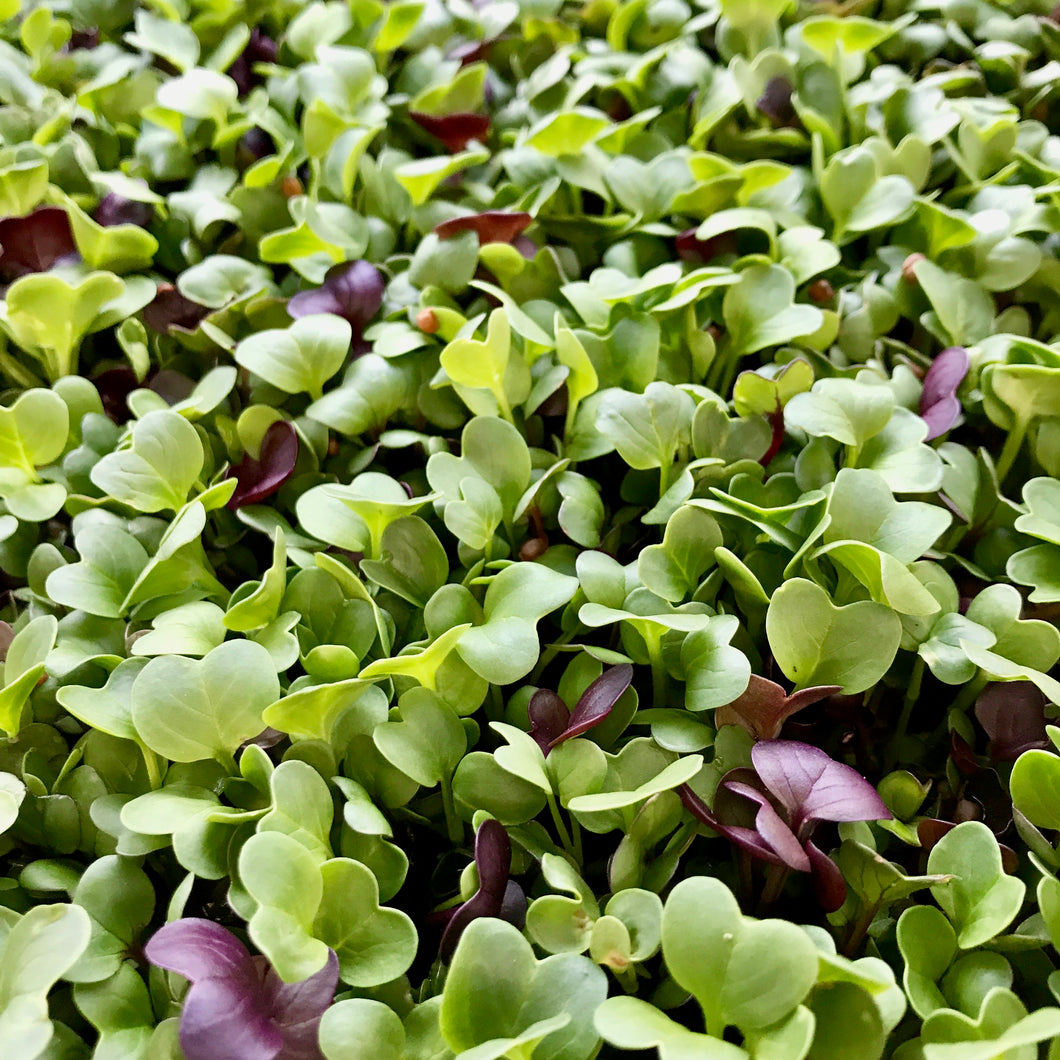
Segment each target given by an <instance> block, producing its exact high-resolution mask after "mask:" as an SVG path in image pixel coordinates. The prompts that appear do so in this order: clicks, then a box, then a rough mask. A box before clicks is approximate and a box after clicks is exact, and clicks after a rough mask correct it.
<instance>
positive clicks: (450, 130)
mask: <svg viewBox="0 0 1060 1060" xmlns="http://www.w3.org/2000/svg"><path fill="white" fill-rule="evenodd" d="M409 117H410V118H411V119H412V120H413V121H414V122H415V123H416V124H417V125H418V126H419V127H420V128H421V129H423V130H424V131H425V132H428V133H430V135H431V136H433V137H434V138H435V139H436V140H441V142H442V143H443V144H445V149H446V150H447V151H448V152H449V153H450V154H456V152H457V151H463V150H464V148H465V147H467V145H468V144H469V143H470V142H471V141H472V140H478V141H480V142H481V141H482V140H484V139H485V138H486V136H487V135H488V134H489V131H490V120H489V118H488V117H487V115H485V114H468V113H459V114H443V115H433V114H422V113H420V112H418V111H410V112H409Z"/></svg>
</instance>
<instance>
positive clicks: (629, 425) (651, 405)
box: [596, 382, 695, 473]
mask: <svg viewBox="0 0 1060 1060" xmlns="http://www.w3.org/2000/svg"><path fill="white" fill-rule="evenodd" d="M694 412H695V404H694V402H693V401H692V398H691V397H690V396H689V395H688V394H686V393H685V392H684V391H683V390H679V389H678V388H677V387H675V386H673V385H672V384H670V383H661V382H655V383H650V384H649V385H648V386H647V388H646V389H645V391H644V393H643V394H631V393H629V391H626V390H617V389H614V390H608V391H606V392H605V393H604V395H603V399H602V401H601V402H600V405H599V410H598V412H597V418H596V426H597V430H599V431H601V432H602V433H603V434H605V435H606V436H607V437H608V438H609V439H610V440H611V441H612V442H613V443H614V445H615V448H616V449H617V450H618V453H619V455H620V456H621V457H622V459H623V460H625V461H626V463H627V464H629V466H630V467H632V468H636V469H638V470H642V471H643V470H648V469H650V468H654V467H661V468H664V469H668V468H669V467H670V465H671V464H673V461H674V456H675V454H676V452H677V449H678V447H679V446H681V445H683V444H686V443H687V442H688V441H689V440H690V436H691V434H690V432H691V427H692V415H693V413H694ZM667 473H668V472H667Z"/></svg>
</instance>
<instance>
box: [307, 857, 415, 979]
mask: <svg viewBox="0 0 1060 1060" xmlns="http://www.w3.org/2000/svg"><path fill="white" fill-rule="evenodd" d="M320 871H321V875H322V877H323V885H324V890H323V896H322V898H321V900H320V907H319V909H318V911H317V914H316V919H315V920H314V922H313V934H314V935H316V937H317V938H319V939H321V940H322V941H323V942H324V943H325V944H327V945H328V946H330V947H331V948H332V949H333V950H334V951H335V953H336V954H337V955H338V958H339V975H340V977H341V978H342V981H343V982H344V983H349V984H350V986H354V987H360V988H364V987H372V986H381V985H382V984H383V983H389V982H391V981H392V980H394V979H397V978H399V977H400V976H402V975H404V973H405V972H406V971H407V970H408V968H409V965H410V964H412V959H413V958H414V957H415V956H416V944H417V941H418V940H417V934H416V928H415V926H414V925H413V923H412V920H411V919H410V918H409V916H408V915H407V914H405V913H403V912H401V911H400V910H398V909H386V908H381V907H380V905H379V887H378V885H377V884H376V879H375V876H374V875H373V874H372V872H371V871H370V870H369V869H368V868H366V867H365V866H364V865H362V864H361V863H360V862H358V861H353V860H352V859H350V858H333V859H332V860H331V861H328V862H325V863H324V865H323V866H321V870H320Z"/></svg>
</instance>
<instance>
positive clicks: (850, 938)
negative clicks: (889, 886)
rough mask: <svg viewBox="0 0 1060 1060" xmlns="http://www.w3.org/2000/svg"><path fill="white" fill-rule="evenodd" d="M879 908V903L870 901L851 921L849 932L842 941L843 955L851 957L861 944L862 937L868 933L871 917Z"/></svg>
mask: <svg viewBox="0 0 1060 1060" xmlns="http://www.w3.org/2000/svg"><path fill="white" fill-rule="evenodd" d="M878 908H879V903H876V902H874V903H872V904H871V905H867V906H866V907H865V908H864V909H863V910H862V911H861V914H860V915H859V916H858V918H857V920H855V921H853V922H852V923H851V925H850V933H849V934H848V935H847V938H846V941H845V942H844V943H843V955H844V956H846V957H851V956H852V955H853V954H854V953H856V952H857V948H858V947H859V946H860V945H861V941H862V939H864V937H865V936H866V935H867V934H868V931H869V928H870V927H871V926H872V921H873V918H874V917H875V916H876V910H877V909H878Z"/></svg>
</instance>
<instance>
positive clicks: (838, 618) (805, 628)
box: [766, 578, 902, 695]
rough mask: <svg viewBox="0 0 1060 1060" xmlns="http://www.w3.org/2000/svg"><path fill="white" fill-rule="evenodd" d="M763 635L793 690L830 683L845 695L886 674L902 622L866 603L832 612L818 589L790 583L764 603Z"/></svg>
mask: <svg viewBox="0 0 1060 1060" xmlns="http://www.w3.org/2000/svg"><path fill="white" fill-rule="evenodd" d="M766 635H767V636H768V638H769V645H770V647H771V648H772V650H773V654H774V656H775V658H776V660H777V665H778V666H779V667H780V668H781V670H782V671H783V672H784V674H785V675H786V676H787V677H788V678H789V679H790V680H791V681H794V682H795V686H796V689H803V688H809V687H810V686H811V685H824V684H836V685H839V686H840V687H841V688H842V690H843V692H844V693H845V694H848V695H849V694H853V693H855V692H863V691H864V690H865V689H866V688H869V687H871V686H872V685H874V684H875V683H876V682H877V681H878V680H879V679H880V678H881V677H882V676H883V675H884V674H885V673H886V672H887V670H888V668H889V667H890V665H891V662H892V661H893V660H894V657H895V654H896V653H897V651H898V644H899V641H900V640H901V638H902V623H901V622H900V621H899V619H898V616H897V615H896V614H895V613H894V611H892V610H891V609H890V608H888V607H884V606H883V605H882V604H877V603H873V602H871V601H868V600H863V601H859V602H857V603H853V604H847V605H846V606H845V607H836V606H835V604H833V603H832V601H831V599H829V596H828V594H827V593H826V592H825V591H824V589H822V588H821V587H820V586H819V585H816V584H815V583H813V582H810V581H807V580H806V579H804V578H793V579H791V580H790V581H787V582H785V583H784V584H783V585H782V586H781V587H780V588H779V589H778V590H777V591H776V592H775V593H774V594H773V597H772V599H771V600H770V601H769V610H768V611H767V612H766Z"/></svg>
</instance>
